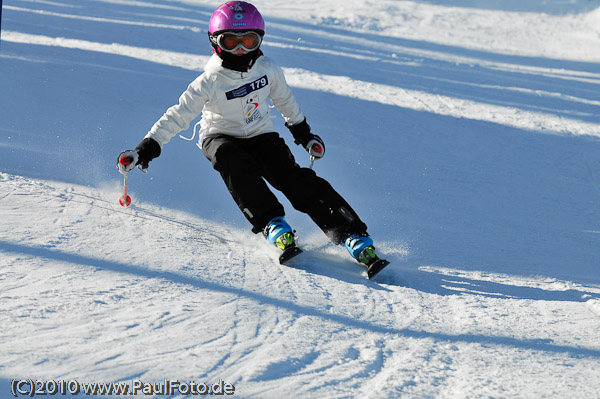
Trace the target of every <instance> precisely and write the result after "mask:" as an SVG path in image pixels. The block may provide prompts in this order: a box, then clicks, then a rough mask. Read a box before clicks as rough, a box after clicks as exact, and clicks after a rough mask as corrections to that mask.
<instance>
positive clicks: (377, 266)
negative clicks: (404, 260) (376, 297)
mask: <svg viewBox="0 0 600 399" xmlns="http://www.w3.org/2000/svg"><path fill="white" fill-rule="evenodd" d="M389 264H390V262H389V261H387V260H385V259H380V258H377V259H376V260H375V262H373V263H371V264H370V265H369V266H367V278H368V279H369V280H370V279H372V278H373V277H375V275H376V274H377V273H379V272H380V271H382V270H383V268H384V267H386V266H387V265H389Z"/></svg>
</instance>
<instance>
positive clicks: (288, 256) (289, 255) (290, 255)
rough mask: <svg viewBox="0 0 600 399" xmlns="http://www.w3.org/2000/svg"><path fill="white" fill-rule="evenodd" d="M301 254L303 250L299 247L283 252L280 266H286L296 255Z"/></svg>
mask: <svg viewBox="0 0 600 399" xmlns="http://www.w3.org/2000/svg"><path fill="white" fill-rule="evenodd" d="M301 253H302V250H301V249H300V248H299V247H297V246H291V247H288V248H286V249H284V250H283V252H282V253H281V255H279V264H281V265H285V264H286V263H287V262H289V261H290V260H291V259H292V258H294V257H295V256H296V255H299V254H301Z"/></svg>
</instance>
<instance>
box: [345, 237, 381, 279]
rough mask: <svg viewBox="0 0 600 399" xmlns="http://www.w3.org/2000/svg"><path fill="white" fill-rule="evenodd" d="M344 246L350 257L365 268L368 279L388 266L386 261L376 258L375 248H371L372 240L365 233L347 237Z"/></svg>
mask: <svg viewBox="0 0 600 399" xmlns="http://www.w3.org/2000/svg"><path fill="white" fill-rule="evenodd" d="M344 245H345V246H346V249H347V250H348V252H350V255H352V257H353V258H354V259H356V260H357V261H358V262H359V263H362V264H363V265H364V266H365V267H366V268H367V276H368V277H369V279H370V278H372V277H373V276H375V275H376V274H377V273H379V272H380V271H381V270H382V269H383V268H384V267H386V266H387V265H389V264H390V262H388V261H387V260H385V259H381V258H379V257H378V256H377V254H376V253H375V247H374V246H373V239H372V238H371V237H369V235H368V234H366V233H364V234H352V235H350V236H348V237H347V238H346V241H345V242H344Z"/></svg>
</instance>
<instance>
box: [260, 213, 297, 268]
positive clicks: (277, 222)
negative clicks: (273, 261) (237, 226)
mask: <svg viewBox="0 0 600 399" xmlns="http://www.w3.org/2000/svg"><path fill="white" fill-rule="evenodd" d="M263 235H264V236H265V238H266V239H267V240H268V241H269V242H270V243H271V244H273V245H275V246H276V247H277V248H279V249H281V250H282V251H283V253H282V254H281V255H280V256H279V263H281V264H285V263H286V262H287V261H288V260H290V259H292V258H293V257H294V256H296V255H298V254H299V253H301V252H302V250H301V249H300V248H298V245H296V241H295V239H294V238H295V237H294V231H293V230H292V228H291V227H290V225H289V224H287V222H286V221H285V219H284V218H283V216H281V217H276V218H273V219H271V221H269V223H267V226H266V227H265V228H264V229H263Z"/></svg>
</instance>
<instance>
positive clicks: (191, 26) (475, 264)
mask: <svg viewBox="0 0 600 399" xmlns="http://www.w3.org/2000/svg"><path fill="white" fill-rule="evenodd" d="M255 4H257V6H258V7H259V8H260V9H261V11H262V12H263V15H265V17H266V19H267V36H266V39H265V43H264V51H265V52H266V53H268V54H269V55H270V56H272V57H273V58H275V59H276V60H277V61H278V62H279V63H280V64H281V65H282V67H284V70H285V72H286V76H287V78H288V81H289V83H290V84H291V85H292V86H293V88H294V92H295V93H296V96H297V98H298V101H299V102H300V104H301V107H302V108H303V110H304V112H305V113H306V114H307V116H308V121H309V123H310V124H311V126H312V127H313V129H314V131H315V132H318V133H319V134H320V135H321V136H322V137H323V138H324V139H325V141H326V144H327V156H326V157H325V159H323V160H322V161H319V162H318V163H317V164H316V165H315V168H316V170H317V172H318V173H319V174H320V175H322V176H323V177H325V178H326V179H328V180H329V181H331V182H332V183H333V185H334V187H336V188H337V189H338V190H339V191H340V192H341V193H342V194H343V195H344V196H345V197H346V198H347V199H348V200H349V201H350V203H351V204H352V205H353V207H354V208H356V209H357V210H358V211H359V213H360V214H361V216H362V218H363V219H364V220H365V221H366V222H367V223H368V224H369V226H370V229H369V231H370V232H371V234H372V235H373V237H374V239H375V241H376V243H377V244H378V247H379V249H380V252H382V253H384V254H385V255H386V257H387V258H388V259H390V260H392V263H393V264H392V266H390V267H388V268H387V269H386V270H385V271H384V272H382V274H381V275H380V276H378V278H377V279H376V280H375V281H368V280H366V279H365V278H364V276H363V271H362V269H361V267H360V266H358V265H356V264H355V263H353V261H351V260H350V259H349V257H348V255H347V254H346V253H345V250H344V249H343V248H340V247H335V246H332V245H330V244H328V243H327V240H326V239H325V237H324V236H323V235H322V233H321V232H320V231H318V229H316V227H315V226H314V225H313V224H312V223H311V222H310V220H309V219H308V218H307V217H306V216H304V215H301V214H298V213H297V212H295V211H294V210H292V209H291V207H290V206H289V204H288V203H287V201H286V200H284V199H282V201H283V202H284V204H286V207H287V208H288V220H289V221H290V222H291V223H292V224H293V226H294V227H295V228H296V229H297V230H298V232H299V234H300V240H301V243H302V244H303V246H304V247H305V248H306V249H307V254H306V256H305V259H306V260H305V264H304V265H301V266H298V267H295V268H293V267H281V266H279V265H277V263H276V261H275V259H276V256H277V254H276V253H275V252H274V251H273V250H271V248H269V247H268V246H266V244H265V243H264V242H263V240H262V239H261V237H259V236H254V235H253V234H251V233H250V232H249V231H248V226H247V224H246V222H245V220H244V219H243V217H242V216H241V215H240V214H239V211H238V210H237V208H236V207H235V205H234V204H233V201H231V199H230V198H229V194H228V193H227V190H226V189H225V188H224V187H223V184H222V182H221V181H220V177H219V176H218V175H217V174H216V173H215V172H214V171H213V170H212V168H211V167H210V164H209V163H208V162H207V161H206V160H205V159H204V158H203V156H202V154H201V152H200V151H199V150H198V149H197V148H196V146H194V145H192V144H190V143H189V142H187V141H185V140H179V139H174V140H173V141H172V142H171V143H169V144H168V146H167V147H165V151H164V152H163V155H161V157H160V158H159V159H157V160H156V161H154V162H152V164H151V167H150V174H149V175H143V174H141V173H139V172H136V173H134V174H132V176H131V177H130V181H129V185H130V191H131V195H132V197H133V201H134V204H133V205H132V206H131V207H130V208H127V209H125V208H121V207H120V206H119V205H118V203H117V199H118V197H119V195H120V192H121V190H122V187H121V184H122V181H121V176H120V175H119V174H118V172H117V171H116V170H115V168H114V162H115V157H116V155H117V154H118V152H119V151H121V150H123V149H125V148H132V147H134V146H135V145H136V144H137V143H138V142H139V140H140V139H141V138H142V137H143V135H144V134H145V132H146V130H147V129H148V128H149V127H150V126H151V125H152V124H153V123H154V121H155V120H156V119H157V118H158V117H160V115H162V112H163V111H164V110H165V109H166V108H167V107H168V106H170V105H172V104H173V103H174V102H175V101H176V100H177V98H178V96H179V94H180V93H181V92H182V91H183V90H184V89H185V87H186V86H187V84H188V83H189V82H190V81H191V80H192V79H194V77H195V76H197V74H198V73H200V72H201V71H202V67H203V65H204V63H205V62H206V60H207V58H208V56H209V55H210V47H209V45H208V43H207V39H206V25H207V21H208V18H209V17H210V14H211V13H212V10H213V9H214V8H215V7H216V6H217V5H218V4H217V3H213V2H208V1H200V0H157V1H133V0H131V1H129V0H78V1H73V0H69V1H68V0H56V1H54V0H52V1H46V0H8V1H7V0H5V1H4V2H3V5H2V25H1V31H2V32H1V33H2V34H1V45H0V76H1V78H0V93H1V94H0V120H1V121H2V122H1V123H0V218H1V220H2V222H1V223H0V287H1V289H0V309H1V311H0V325H1V326H2V327H3V328H2V329H1V330H0V359H2V360H1V361H0V397H9V396H10V395H11V394H10V385H11V381H12V380H13V379H15V378H32V379H44V380H48V379H55V380H68V381H70V380H78V381H80V382H95V381H97V382H120V381H122V382H129V383H131V381H144V382H148V383H154V382H160V381H164V380H165V379H178V380H181V381H191V380H193V381H196V382H199V383H201V382H206V383H209V384H212V383H215V382H218V381H219V380H220V379H222V380H224V381H226V382H229V383H231V384H233V385H235V388H236V389H235V396H237V397H244V398H280V397H332V398H334V397H340V398H341V397H390V398H394V397H402V398H484V397H485V398H487V397H498V398H505V397H506V398H508V397H510V398H542V397H552V398H554V397H574V398H593V397H598V392H599V391H600V341H599V339H598V329H599V327H600V275H599V273H598V265H599V261H598V259H600V228H599V227H598V220H600V208H599V207H598V201H600V160H599V155H600V142H599V141H598V138H599V137H600V112H599V111H600V96H599V95H598V89H599V86H600V60H599V59H598V54H599V53H598V51H597V50H598V48H600V28H599V27H600V3H598V2H597V1H585V0H573V1H570V2H563V1H558V0H556V1H553V0H548V1H544V2H543V3H542V5H540V2H538V1H533V0H530V1H519V2H516V1H514V2H513V1H505V2H495V1H488V0H486V1H478V2H474V1H469V0H460V1H452V2H451V1H444V0H438V1H433V0H432V1H423V2H412V1H391V0H389V1H380V2H370V1H364V0H363V1H353V0H349V1H345V2H341V1H338V0H334V1H331V2H327V4H326V5H323V4H321V2H315V1H310V0H309V1H306V2H300V3H298V2H290V1H284V0H275V1H262V0H261V1H257V2H256V3H255ZM275 124H276V126H277V128H278V130H279V131H280V132H281V134H282V135H283V136H284V137H285V138H286V139H287V140H288V142H289V143H290V144H291V140H289V138H290V136H289V134H288V133H287V130H286V129H285V127H284V126H283V121H282V118H281V117H280V116H277V118H276V119H275ZM185 135H186V136H191V131H189V132H185ZM292 146H293V145H292ZM293 147H294V148H293V151H294V154H295V156H296V158H297V160H298V162H299V163H301V164H307V157H306V154H305V153H304V152H303V150H302V149H300V148H297V147H296V146H293Z"/></svg>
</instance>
